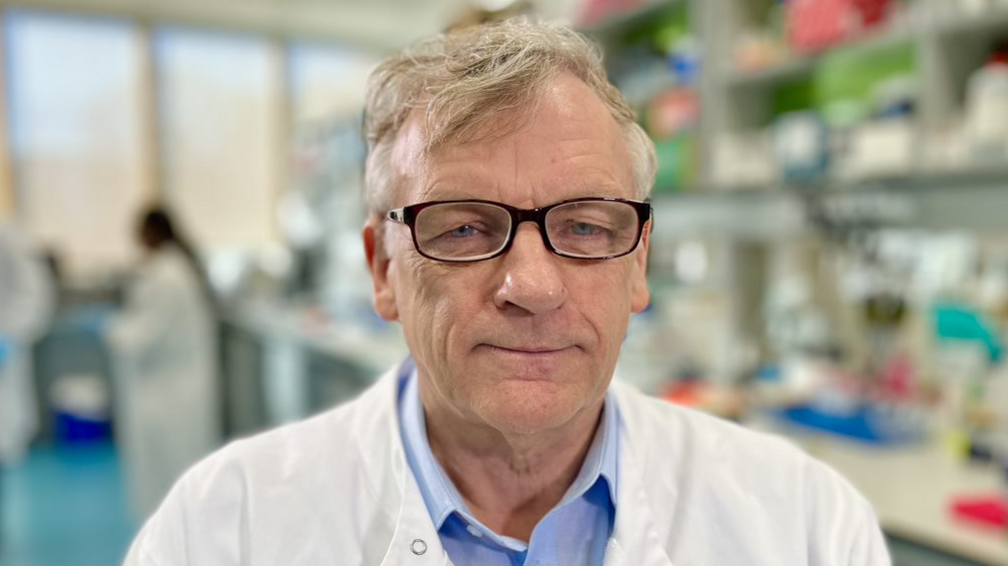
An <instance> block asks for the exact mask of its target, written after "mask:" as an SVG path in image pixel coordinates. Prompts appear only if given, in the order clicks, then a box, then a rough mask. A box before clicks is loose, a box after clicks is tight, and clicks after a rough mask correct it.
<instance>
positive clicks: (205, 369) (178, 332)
mask: <svg viewBox="0 0 1008 566" xmlns="http://www.w3.org/2000/svg"><path fill="white" fill-rule="evenodd" d="M106 338H107V340H108V344H109V347H110V350H111V353H112V358H113V366H114V371H115V374H116V379H115V384H116V398H117V402H116V410H115V423H116V435H117V439H118V440H119V443H120V446H121V448H122V450H123V454H124V456H125V458H124V462H125V468H126V477H127V482H128V484H129V487H130V494H131V500H132V504H133V508H134V511H135V512H136V513H137V515H138V517H141V518H146V517H147V516H149V515H150V513H152V512H153V511H154V509H156V508H157V506H158V504H159V503H160V502H161V499H162V498H163V497H164V496H165V494H167V493H168V490H169V489H170V488H171V486H172V484H173V483H174V482H175V480H177V479H178V477H179V476H180V475H181V474H182V473H183V472H184V471H185V470H186V468H188V467H189V466H191V465H192V464H193V463H195V462H196V461H197V460H199V459H200V458H201V457H203V456H205V455H206V454H208V453H209V452H211V451H212V450H213V449H214V448H216V447H217V446H219V441H220V432H219V430H220V424H219V423H220V410H219V393H218V391H219V387H218V381H217V379H218V372H217V353H216V352H217V340H216V327H215V320H214V315H213V312H212V309H211V305H210V303H209V298H208V297H207V296H206V294H205V293H204V291H203V288H202V287H201V284H200V281H199V277H198V275H197V273H196V272H195V270H194V269H193V266H192V265H191V264H190V262H189V261H188V260H187V259H186V257H185V255H184V254H183V253H182V251H181V250H179V249H178V248H177V247H176V246H174V245H173V244H165V245H163V246H162V247H161V248H159V249H158V250H157V251H155V252H153V253H152V254H151V255H150V256H149V257H148V258H146V260H145V261H144V263H143V265H142V267H141V269H140V270H139V272H138V273H137V275H136V278H135V280H134V281H133V283H132V284H131V285H130V287H129V288H128V291H127V297H126V305H125V308H124V310H123V312H122V313H121V314H120V315H119V316H118V317H116V318H115V319H114V320H113V321H112V322H111V323H110V325H109V328H108V332H107V336H106Z"/></svg>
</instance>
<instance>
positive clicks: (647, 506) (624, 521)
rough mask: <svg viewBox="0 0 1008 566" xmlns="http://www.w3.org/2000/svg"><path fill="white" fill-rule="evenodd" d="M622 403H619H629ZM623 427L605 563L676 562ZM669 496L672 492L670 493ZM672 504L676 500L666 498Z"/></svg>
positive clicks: (661, 565) (662, 565) (654, 565)
mask: <svg viewBox="0 0 1008 566" xmlns="http://www.w3.org/2000/svg"><path fill="white" fill-rule="evenodd" d="M626 406H627V405H626V403H625V402H624V403H621V404H620V407H626ZM626 425H627V423H626V422H625V421H624V423H623V425H622V426H621V427H620V429H621V433H620V464H619V480H618V482H619V484H618V487H617V492H616V500H617V501H616V524H615V526H614V528H613V536H612V538H610V539H609V543H608V544H607V545H606V552H605V560H604V564H605V566H674V565H673V563H672V559H671V558H669V556H668V554H667V553H666V551H665V545H664V544H662V541H661V539H660V538H659V536H658V533H657V531H656V530H655V525H654V516H653V514H652V507H651V503H652V502H651V501H650V500H649V499H648V495H647V492H646V491H645V489H644V479H643V478H644V477H645V475H644V474H645V470H644V469H643V468H642V467H641V466H642V462H641V461H639V460H638V459H637V458H636V456H635V454H634V450H633V446H632V442H631V438H632V435H631V434H629V431H627V426H626ZM669 495H670V497H671V496H672V494H669ZM667 503H668V505H669V506H673V505H674V501H672V500H670V501H668V502H667Z"/></svg>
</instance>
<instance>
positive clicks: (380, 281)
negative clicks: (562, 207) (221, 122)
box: [365, 74, 649, 434]
mask: <svg viewBox="0 0 1008 566" xmlns="http://www.w3.org/2000/svg"><path fill="white" fill-rule="evenodd" d="M493 126H494V124H493V122H492V121H491V122H490V123H489V124H487V125H486V127H488V128H493ZM423 141H424V132H423V126H422V121H421V120H416V119H412V120H410V121H408V122H407V124H406V125H404V127H403V129H402V130H401V131H400V133H399V136H398V138H397V140H396V141H395V145H394V147H393V148H392V151H393V158H392V161H393V163H394V165H393V166H394V167H397V168H398V170H397V171H396V172H395V176H396V177H397V178H398V181H397V183H396V189H395V192H394V202H395V203H396V206H406V205H410V204H416V203H421V202H426V201H433V200H455V199H482V200H490V201H496V202H501V203H505V204H509V205H512V206H516V207H521V208H536V207H541V206H545V205H549V204H553V203H556V202H560V201H563V200H568V199H572V198H577V197H597V196H606V197H621V198H629V199H634V198H636V197H637V195H636V194H635V189H634V183H633V174H632V171H631V169H630V165H629V164H630V158H629V154H628V152H627V149H626V144H625V142H624V137H623V135H622V133H621V131H620V128H619V126H618V125H617V124H616V122H615V120H613V118H612V117H611V116H610V115H609V113H608V112H607V111H606V109H605V107H604V105H603V104H602V102H601V101H600V100H599V99H598V97H597V96H596V95H595V94H594V93H593V92H592V91H591V90H590V89H589V88H588V87H587V86H586V85H585V84H584V83H583V82H581V81H580V80H578V79H577V78H575V77H573V76H572V75H567V74H564V75H561V76H560V77H559V78H558V79H557V80H556V81H555V82H554V83H553V85H552V86H551V87H550V89H549V90H548V92H547V93H546V95H545V96H544V98H543V100H542V104H541V106H540V107H539V110H538V112H537V113H536V114H535V115H534V117H532V118H531V119H529V120H528V122H527V124H525V125H524V126H523V127H522V129H521V130H519V131H517V132H516V133H514V134H511V135H508V136H506V137H504V138H497V139H493V138H491V139H489V140H488V141H482V142H472V143H461V144H457V145H448V146H445V147H442V148H439V149H438V150H437V151H435V152H433V153H432V154H430V155H428V156H426V157H425V156H424V155H423V153H422V147H423ZM380 222H381V221H380V220H373V221H371V222H369V224H368V226H367V227H366V228H365V241H366V242H368V245H367V247H368V252H369V253H368V256H369V261H370V263H371V269H372V274H373V276H374V283H375V304H376V308H377V310H378V312H379V314H381V315H382V316H383V317H384V318H386V319H388V320H399V321H401V323H402V326H403V329H404V332H405V335H406V341H407V343H408V344H409V348H410V351H411V352H412V354H413V356H414V358H415V360H416V363H417V369H418V375H419V378H420V388H421V395H422V397H423V400H424V406H425V408H426V409H427V411H443V412H447V413H446V414H451V415H452V418H454V419H459V418H461V419H462V420H464V421H466V422H467V423H469V424H472V425H476V426H489V427H491V428H493V429H496V430H498V431H500V432H503V433H506V434H529V433H535V432H540V431H545V430H554V429H560V428H562V427H563V426H564V425H565V424H567V423H569V422H571V421H572V419H574V418H575V417H577V416H579V415H582V414H584V411H586V410H593V409H597V408H598V407H599V405H600V403H601V402H602V399H603V397H604V395H605V390H606V388H607V387H608V385H609V381H610V380H611V378H612V372H613V369H614V367H615V364H616V359H617V356H618V354H619V349H620V344H621V343H622V341H623V337H624V335H625V332H626V327H627V323H628V322H629V318H630V314H631V313H633V312H639V311H641V310H643V309H644V307H646V306H647V303H648V299H649V295H648V291H647V285H646V282H645V267H646V261H647V259H646V258H647V236H646V235H645V237H644V240H643V241H642V242H641V245H640V246H639V247H638V248H637V250H636V251H635V252H634V253H632V254H630V255H628V256H625V257H622V258H618V259H613V260H607V261H584V260H575V259H568V258H562V257H559V256H556V255H554V254H552V253H550V252H549V251H548V250H547V249H546V247H545V245H544V243H543V239H542V236H541V235H540V232H539V230H538V228H537V226H536V225H535V224H534V223H524V224H522V225H521V226H520V227H519V228H518V232H517V234H516V236H515V240H514V243H513V245H512V246H511V249H510V250H509V251H508V252H507V253H505V254H504V255H503V256H500V257H497V258H494V259H490V260H486V261H481V262H475V263H468V264H449V263H442V262H436V261H432V260H429V259H426V258H423V257H422V256H420V255H419V254H418V253H417V251H416V250H415V248H414V247H413V243H412V241H411V239H410V234H409V228H407V227H406V226H405V225H401V224H395V223H391V222H386V223H385V225H384V226H379V225H378V223H380ZM645 234H647V231H645Z"/></svg>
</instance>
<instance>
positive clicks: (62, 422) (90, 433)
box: [56, 412, 112, 444]
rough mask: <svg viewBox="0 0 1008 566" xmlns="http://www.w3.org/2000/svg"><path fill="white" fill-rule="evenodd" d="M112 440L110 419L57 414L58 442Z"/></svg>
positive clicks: (63, 413)
mask: <svg viewBox="0 0 1008 566" xmlns="http://www.w3.org/2000/svg"><path fill="white" fill-rule="evenodd" d="M111 438H112V423H111V422H110V421H109V419H100V420H95V419H90V418H86V417H82V416H79V415H73V414H70V413H65V412H57V413H56V440H57V441H58V442H60V443H65V444H78V443H85V442H97V441H105V440H109V439H111Z"/></svg>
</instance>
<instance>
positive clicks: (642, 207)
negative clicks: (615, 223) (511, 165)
mask: <svg viewBox="0 0 1008 566" xmlns="http://www.w3.org/2000/svg"><path fill="white" fill-rule="evenodd" d="M582 202H620V203H624V204H628V205H630V206H632V207H633V209H634V211H636V212H637V237H636V238H635V240H634V245H633V246H631V247H630V249H629V250H627V251H625V252H623V253H619V254H615V255H609V256H603V257H584V256H580V255H576V254H568V253H564V252H562V251H560V250H558V249H556V248H555V247H553V242H551V241H550V237H549V232H548V231H547V230H546V215H547V214H549V212H550V211H551V210H553V209H554V208H557V207H559V206H564V205H569V204H577V203H582ZM442 204H487V205H492V206H496V207H498V208H502V209H504V210H506V211H507V213H508V214H510V215H511V229H510V230H509V231H508V236H507V240H506V241H505V242H504V245H503V246H501V249H500V250H498V251H497V252H495V253H493V254H490V255H488V256H486V257H479V258H476V259H444V258H439V257H432V256H430V255H428V254H427V253H425V252H424V251H423V250H422V249H420V242H419V241H418V240H417V234H416V220H417V217H418V216H419V215H420V213H421V212H423V211H424V209H426V208H430V207H432V206H436V205H442ZM385 218H387V219H388V220H391V221H393V222H398V223H400V224H405V225H406V226H409V229H410V235H411V236H412V238H413V247H414V248H416V251H417V253H419V254H420V255H422V256H423V257H425V258H427V259H431V260H434V261H441V262H445V263H475V262H477V261H486V260H488V259H493V258H495V257H500V256H502V255H504V254H505V253H507V251H508V250H510V249H511V244H512V243H514V239H515V235H516V234H517V233H518V227H519V226H520V225H521V224H522V223H524V222H534V223H535V224H536V225H537V226H539V234H540V235H542V239H543V243H544V244H545V245H546V249H547V250H549V251H550V252H552V253H554V254H556V255H558V256H560V257H568V258H573V259H580V260H585V261H602V260H607V259H616V258H619V257H623V256H626V255H629V254H631V253H633V251H634V250H636V249H637V246H639V245H640V241H641V236H643V235H644V226H645V225H646V224H647V222H648V221H649V220H651V219H652V218H653V212H652V209H651V203H649V202H638V201H634V200H627V199H621V198H612V197H587V198H576V199H571V200H565V201H561V202H557V203H554V204H551V205H549V206H542V207H539V208H532V209H528V208H517V207H514V206H510V205H507V204H503V203H500V202H494V201H490V200H478V199H465V200H437V201H430V202H422V203H419V204H414V205H411V206H406V207H403V208H397V209H395V210H390V211H389V212H388V213H386V215H385Z"/></svg>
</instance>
